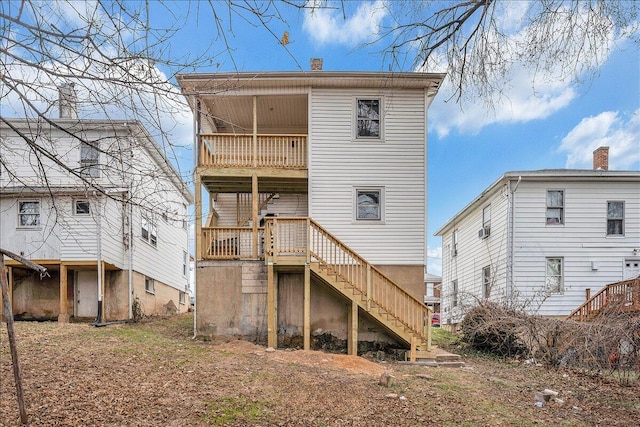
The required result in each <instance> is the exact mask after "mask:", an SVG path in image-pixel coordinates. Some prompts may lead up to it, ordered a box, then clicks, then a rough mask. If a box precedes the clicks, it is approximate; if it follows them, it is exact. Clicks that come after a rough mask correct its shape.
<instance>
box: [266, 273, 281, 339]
mask: <svg viewBox="0 0 640 427" xmlns="http://www.w3.org/2000/svg"><path fill="white" fill-rule="evenodd" d="M274 274H275V271H274V268H273V263H269V264H268V265H267V346H269V347H273V348H277V347H278V305H277V302H278V285H277V283H276V280H275V277H274Z"/></svg>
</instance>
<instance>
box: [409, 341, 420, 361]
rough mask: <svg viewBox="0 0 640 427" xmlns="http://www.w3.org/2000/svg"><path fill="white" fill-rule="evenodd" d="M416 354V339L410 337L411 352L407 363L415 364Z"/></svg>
mask: <svg viewBox="0 0 640 427" xmlns="http://www.w3.org/2000/svg"><path fill="white" fill-rule="evenodd" d="M417 352H418V339H417V338H416V337H411V350H410V351H409V361H410V362H411V363H415V361H416V356H417Z"/></svg>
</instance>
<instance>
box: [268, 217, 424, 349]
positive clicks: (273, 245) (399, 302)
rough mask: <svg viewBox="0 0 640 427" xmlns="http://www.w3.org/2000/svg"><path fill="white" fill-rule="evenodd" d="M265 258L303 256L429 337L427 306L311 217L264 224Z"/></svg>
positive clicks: (368, 302) (370, 304)
mask: <svg viewBox="0 0 640 427" xmlns="http://www.w3.org/2000/svg"><path fill="white" fill-rule="evenodd" d="M265 230H266V231H265V238H266V239H267V240H268V242H266V244H265V248H266V257H265V258H267V261H269V260H272V261H273V260H276V261H277V259H278V257H281V256H291V255H298V256H302V255H306V256H307V257H308V260H309V261H310V262H311V263H317V264H318V265H319V268H321V269H326V270H327V273H328V274H329V275H331V276H335V277H336V280H339V281H343V282H344V283H345V285H347V286H348V287H350V288H351V289H352V290H353V291H354V293H355V294H358V295H360V297H361V298H362V301H363V302H366V309H367V311H371V310H372V309H374V308H375V309H377V310H378V311H379V312H380V314H382V315H385V316H388V317H389V316H390V317H392V318H394V319H395V320H397V321H398V322H400V323H401V324H402V325H403V326H404V327H405V328H406V329H408V330H410V331H411V332H412V333H413V334H415V335H417V336H419V337H420V339H422V340H427V339H428V327H429V320H430V314H429V309H428V307H426V306H425V305H424V304H423V303H422V302H421V301H420V300H418V299H416V298H414V297H413V296H412V295H411V294H409V293H408V292H407V291H405V290H404V289H402V288H401V287H400V286H399V285H397V284H396V283H395V282H393V281H392V280H391V279H390V278H388V277H387V276H386V275H385V274H384V273H383V272H382V271H380V270H378V269H377V268H376V267H374V266H373V265H371V264H370V263H369V262H368V261H366V260H365V259H364V258H362V257H361V256H360V255H358V254H357V253H356V252H355V251H354V250H352V249H351V248H349V247H348V246H347V245H345V244H344V243H342V242H341V241H340V240H339V239H338V238H336V237H335V236H333V235H332V234H331V233H330V232H329V231H327V230H326V229H325V228H323V227H322V226H321V225H319V224H318V223H317V222H315V221H314V220H312V219H310V218H282V217H279V218H273V219H268V220H267V222H266V225H265Z"/></svg>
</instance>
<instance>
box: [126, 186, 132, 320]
mask: <svg viewBox="0 0 640 427" xmlns="http://www.w3.org/2000/svg"><path fill="white" fill-rule="evenodd" d="M131 190H132V188H131V183H129V194H128V195H127V196H128V198H129V209H128V215H129V238H128V245H129V271H127V274H128V280H129V320H131V319H133V203H131Z"/></svg>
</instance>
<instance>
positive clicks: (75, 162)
mask: <svg viewBox="0 0 640 427" xmlns="http://www.w3.org/2000/svg"><path fill="white" fill-rule="evenodd" d="M74 116H75V114H69V115H68V117H67V118H60V119H53V120H52V119H40V120H27V119H5V118H3V122H2V123H0V138H2V144H1V146H2V147H3V149H2V152H0V162H1V165H0V173H1V174H0V219H1V221H0V247H2V248H4V249H7V250H10V251H12V252H15V253H18V254H21V255H23V256H25V257H26V258H28V259H30V260H32V261H34V262H36V263H39V264H42V265H44V266H45V267H47V269H48V271H49V274H50V277H45V278H43V279H41V278H40V277H36V276H34V274H33V273H32V272H31V271H29V270H28V269H26V268H22V267H21V265H20V264H18V263H16V262H14V261H12V260H8V259H7V260H6V263H7V265H8V266H9V280H10V285H11V286H10V287H11V291H12V292H11V299H12V307H13V313H14V315H15V316H16V318H18V319H20V318H22V319H29V318H35V319H53V318H57V319H58V320H59V321H68V320H69V318H70V317H72V316H73V317H76V318H95V319H96V321H111V320H123V319H128V318H131V317H132V316H133V315H138V314H143V315H152V314H169V313H175V312H184V311H187V309H188V302H189V301H188V297H187V294H188V292H189V277H188V276H189V255H188V253H189V249H188V248H189V237H188V207H189V205H190V204H191V203H192V194H191V193H190V191H189V190H188V189H187V187H186V185H185V183H184V182H183V181H182V179H181V178H180V177H179V175H178V174H177V172H176V171H175V169H174V168H173V167H172V166H171V165H170V164H169V162H168V161H167V159H166V158H165V157H164V155H163V154H162V153H161V151H160V149H159V147H158V145H157V144H156V142H155V141H154V140H153V139H152V137H151V136H150V135H149V133H148V132H147V131H146V130H145V129H144V127H143V126H142V125H141V124H140V123H139V122H137V121H114V120H84V119H77V118H73V117H74ZM44 150H46V151H47V152H49V153H51V154H52V156H48V155H46V154H43V153H44Z"/></svg>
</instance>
